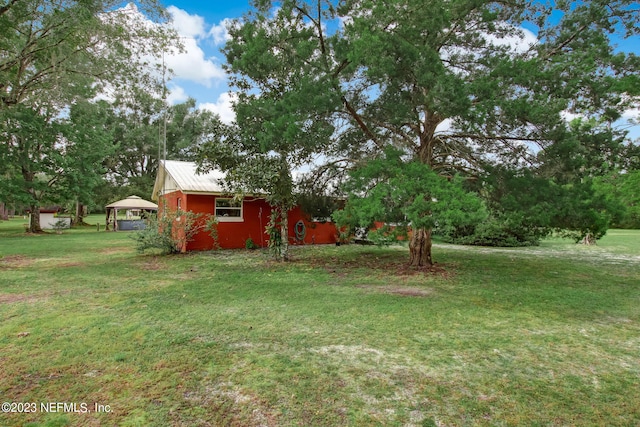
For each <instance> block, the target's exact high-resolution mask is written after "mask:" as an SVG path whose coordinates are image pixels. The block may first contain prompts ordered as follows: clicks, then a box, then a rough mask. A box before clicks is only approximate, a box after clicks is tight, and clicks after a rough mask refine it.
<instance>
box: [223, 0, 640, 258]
mask: <svg viewBox="0 0 640 427" xmlns="http://www.w3.org/2000/svg"><path fill="white" fill-rule="evenodd" d="M254 6H255V10H254V11H253V12H252V13H251V14H248V15H247V16H246V17H244V18H243V20H242V21H239V22H237V23H236V24H235V25H234V26H233V27H232V29H231V31H230V34H231V35H232V39H231V41H230V42H229V43H228V44H227V48H226V52H227V57H228V60H229V64H230V71H231V72H232V73H234V75H236V76H239V78H238V82H239V84H238V89H239V90H240V91H241V92H242V93H246V94H254V96H256V97H260V96H261V94H262V93H263V92H264V90H263V89H262V88H261V86H260V85H255V84H254V83H255V80H256V78H259V79H261V80H262V81H266V82H269V84H270V85H275V84H276V83H279V82H282V78H283V76H286V78H289V74H288V73H285V74H282V72H281V71H282V70H283V69H287V68H288V67H290V66H291V65H292V64H298V63H302V64H304V65H303V66H301V67H300V68H299V69H300V70H302V72H301V73H300V74H299V75H298V76H297V82H298V83H297V84H295V85H283V87H284V88H285V89H286V91H285V92H283V95H282V97H283V98H284V97H285V96H286V98H287V100H288V104H287V105H288V107H287V108H288V110H289V111H305V112H307V111H309V104H310V103H314V102H317V101H316V100H315V99H314V98H313V97H310V96H308V94H307V93H308V91H310V90H312V91H314V92H320V93H323V94H325V95H324V96H323V97H322V98H321V99H322V100H323V102H319V103H318V108H317V109H316V112H317V114H316V115H315V116H314V115H311V114H307V116H306V117H307V121H305V122H304V123H306V124H307V125H308V124H309V123H312V122H313V121H314V120H322V121H326V122H327V123H330V124H332V125H333V126H334V129H335V132H334V133H333V135H332V138H331V139H330V140H329V139H328V141H327V143H328V144H327V150H326V155H327V160H328V162H334V164H337V163H340V162H342V163H341V164H345V162H346V163H347V164H349V165H351V166H360V165H364V164H366V160H367V159H368V158H377V159H383V158H384V154H383V153H385V148H386V147H388V146H394V147H396V148H398V149H400V150H401V151H402V152H404V153H405V160H406V161H408V162H419V163H421V164H423V165H426V167H428V168H429V169H430V170H432V171H434V172H436V173H437V174H439V175H440V176H442V177H447V178H452V177H453V176H454V175H456V174H462V175H463V176H465V177H471V178H475V179H479V178H481V177H482V176H483V175H484V174H485V173H486V172H487V171H491V170H496V167H497V166H499V167H500V168H502V169H505V168H506V169H509V170H511V171H516V172H517V171H524V172H523V176H527V175H530V174H531V173H532V174H533V175H536V174H537V171H538V169H539V168H541V167H542V166H543V164H544V162H545V159H546V158H548V156H545V153H546V152H547V150H552V149H553V147H554V146H555V145H556V144H562V143H564V142H565V141H566V140H568V139H571V138H574V135H573V134H572V132H573V131H572V129H571V128H570V127H569V126H568V125H567V122H566V120H565V117H566V116H567V115H568V114H573V115H579V116H581V117H583V118H585V119H593V120H596V121H598V122H604V123H609V124H611V123H614V122H615V120H617V119H618V118H619V117H620V116H621V114H622V112H623V111H624V110H625V109H627V108H629V107H632V106H634V105H637V103H638V95H640V79H639V78H638V70H639V64H640V61H639V58H638V57H637V56H636V55H634V54H632V53H625V52H623V51H621V50H619V49H616V48H615V45H614V40H622V39H625V38H634V39H635V40H637V39H638V33H639V32H640V26H639V24H638V22H640V15H639V14H640V8H639V7H638V4H637V2H632V1H627V0H620V1H613V2H611V1H607V2H604V1H590V2H568V1H567V2H564V1H563V2H554V3H553V4H545V3H534V2H525V1H515V2H506V3H505V2H478V1H472V0H456V1H441V0H432V1H427V2H425V1H423V0H390V1H386V2H379V1H373V0H345V1H327V0H309V1H302V0H285V1H281V2H277V7H275V6H276V3H275V2H271V1H264V0H263V1H255V2H254ZM328 103H330V104H331V105H330V108H329V107H328ZM265 126H267V125H266V124H265ZM274 137H277V136H276V135H274ZM329 142H331V144H330V145H329ZM604 144H605V145H606V144H608V142H604ZM571 156H572V154H571V153H567V154H566V156H565V157H564V158H563V160H567V161H570V160H571ZM328 169H329V168H328V167H326V166H325V167H324V168H323V170H328ZM543 169H544V168H543ZM546 170H549V169H548V168H547V169H546ZM541 176H542V175H541ZM544 178H545V179H546V180H551V181H552V180H554V179H555V177H554V176H553V175H551V176H544ZM375 185H376V179H375V177H372V179H371V181H370V182H369V184H368V185H365V186H364V187H362V188H360V189H359V190H360V192H359V193H358V194H357V195H358V196H362V195H366V194H368V191H369V190H370V189H371V188H373V187H375ZM416 188H422V189H424V188H425V187H424V186H417V187H416ZM420 191H425V190H420ZM414 198H416V200H417V199H418V198H419V199H421V200H430V195H429V194H428V193H427V194H424V193H422V194H415V195H414ZM413 205H414V203H412V202H411V201H410V200H409V202H408V203H407V204H406V206H413ZM426 209H427V211H425V212H424V214H426V215H431V214H432V213H431V212H429V211H428V207H426ZM433 222H434V221H425V222H424V224H425V226H421V225H417V226H415V227H414V229H413V233H412V238H411V242H410V254H411V258H410V260H411V264H412V265H415V266H421V265H429V264H431V262H432V257H431V234H430V228H429V227H428V226H426V225H428V224H429V223H433Z"/></svg>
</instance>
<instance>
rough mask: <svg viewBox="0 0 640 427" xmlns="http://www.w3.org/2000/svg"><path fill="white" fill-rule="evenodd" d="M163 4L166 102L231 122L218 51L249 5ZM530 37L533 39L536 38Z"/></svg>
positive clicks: (637, 130)
mask: <svg viewBox="0 0 640 427" xmlns="http://www.w3.org/2000/svg"><path fill="white" fill-rule="evenodd" d="M165 4H166V6H167V9H168V11H169V13H170V14H171V16H172V17H173V22H174V26H175V28H176V29H177V31H178V33H179V34H180V35H181V36H182V37H183V39H182V40H183V42H184V44H185V47H186V50H187V51H186V53H184V54H181V55H178V56H172V55H167V56H166V62H167V65H168V66H169V67H170V68H171V69H172V70H173V71H174V73H175V75H174V76H173V78H172V79H171V81H169V83H168V86H169V89H170V96H169V101H170V102H171V103H177V102H182V101H185V100H186V99H187V98H188V97H192V98H195V99H196V101H197V104H198V106H199V108H202V109H207V110H211V111H214V112H215V113H217V114H219V115H220V116H221V118H222V119H223V120H224V121H227V122H228V121H231V120H233V113H232V111H231V100H232V97H233V95H232V93H231V92H230V88H229V87H228V85H227V78H226V76H225V74H224V71H223V70H222V64H223V62H224V56H223V55H222V54H221V53H220V48H222V47H223V46H224V42H225V35H226V31H225V23H226V22H228V20H230V19H234V18H239V17H241V16H242V14H243V13H244V12H246V11H248V10H249V8H250V6H249V1H248V0H240V1H235V0H232V1H220V0H213V1H204V0H201V1H189V0H174V1H171V2H166V3H165ZM531 36H532V37H533V38H534V39H535V35H533V34H531ZM620 48H621V50H626V51H635V52H636V53H638V54H640V40H638V38H636V39H635V40H625V41H622V42H621V43H620ZM638 114H640V111H638V108H636V109H635V110H634V111H629V112H628V114H627V115H626V116H625V117H626V118H631V117H636V118H637V117H638ZM631 137H632V138H633V139H636V138H640V126H634V127H633V128H632V132H631Z"/></svg>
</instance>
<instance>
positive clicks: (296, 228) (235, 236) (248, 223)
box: [152, 160, 337, 251]
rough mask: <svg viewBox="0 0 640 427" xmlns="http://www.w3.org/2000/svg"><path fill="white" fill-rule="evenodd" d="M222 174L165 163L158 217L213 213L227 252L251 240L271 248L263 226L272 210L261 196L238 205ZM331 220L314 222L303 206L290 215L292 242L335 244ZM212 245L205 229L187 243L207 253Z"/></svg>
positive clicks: (156, 193)
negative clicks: (170, 213) (167, 213)
mask: <svg viewBox="0 0 640 427" xmlns="http://www.w3.org/2000/svg"><path fill="white" fill-rule="evenodd" d="M223 178H224V174H223V173H222V172H220V171H212V172H209V173H206V174H198V173H197V172H196V164H195V163H192V162H182V161H175V160H166V161H161V162H160V166H159V168H158V175H157V176H156V182H155V185H154V187H153V196H152V200H154V201H156V200H157V201H158V215H161V214H162V212H163V211H164V209H168V210H170V211H176V210H178V209H180V210H182V211H191V212H194V213H196V214H198V213H202V214H210V215H215V216H216V219H217V220H218V242H217V243H218V245H219V246H220V247H221V248H225V249H234V248H244V247H245V245H246V242H247V240H248V239H251V240H252V241H253V243H254V244H255V245H257V246H261V247H265V246H267V244H268V238H269V237H268V235H267V234H266V233H265V227H266V225H267V224H268V222H269V216H270V215H271V207H270V206H269V204H268V203H267V201H266V200H265V199H264V198H263V197H261V196H259V195H258V196H245V197H244V199H243V200H242V201H239V202H238V201H236V200H235V199H234V197H233V195H230V194H228V193H225V191H224V189H223V188H222V185H221V180H222V179H223ZM336 234H337V231H336V227H335V226H334V224H333V223H332V222H320V221H314V220H312V219H311V218H309V217H308V215H305V213H304V212H302V210H301V209H300V207H294V208H293V209H292V210H291V211H289V243H290V244H293V245H296V244H300V245H302V244H316V243H317V244H321V243H334V242H335V241H336ZM213 247H214V241H213V239H212V238H211V236H210V235H209V233H208V232H206V231H202V232H200V233H198V234H196V236H195V237H194V239H193V240H192V241H190V242H188V243H187V245H186V247H185V248H184V250H185V251H192V250H209V249H212V248H213Z"/></svg>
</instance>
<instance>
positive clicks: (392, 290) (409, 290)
mask: <svg viewBox="0 0 640 427" xmlns="http://www.w3.org/2000/svg"><path fill="white" fill-rule="evenodd" d="M356 287H358V288H362V289H368V290H372V291H374V292H381V293H385V294H392V295H401V296H405V297H428V296H431V295H433V293H434V290H433V289H429V288H413V287H409V286H371V285H359V286H356Z"/></svg>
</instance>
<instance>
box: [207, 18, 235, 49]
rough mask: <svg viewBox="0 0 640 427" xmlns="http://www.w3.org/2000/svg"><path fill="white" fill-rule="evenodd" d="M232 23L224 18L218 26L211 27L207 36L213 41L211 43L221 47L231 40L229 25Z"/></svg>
mask: <svg viewBox="0 0 640 427" xmlns="http://www.w3.org/2000/svg"><path fill="white" fill-rule="evenodd" d="M232 22H233V21H232V20H231V19H229V18H225V19H223V20H222V21H220V23H219V24H218V25H213V26H212V27H211V29H210V30H209V36H210V37H211V38H212V39H213V42H214V43H215V44H216V45H221V44H224V43H226V42H227V41H228V40H230V39H231V36H230V35H229V31H228V28H229V25H231V23H232Z"/></svg>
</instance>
